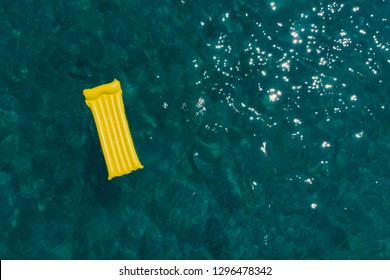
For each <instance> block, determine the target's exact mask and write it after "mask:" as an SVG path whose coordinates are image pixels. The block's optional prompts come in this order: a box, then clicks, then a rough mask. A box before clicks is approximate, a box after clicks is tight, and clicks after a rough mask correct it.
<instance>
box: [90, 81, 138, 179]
mask: <svg viewBox="0 0 390 280" xmlns="http://www.w3.org/2000/svg"><path fill="white" fill-rule="evenodd" d="M83 93H84V96H85V102H86V103H87V105H88V107H89V108H90V109H91V111H92V114H93V118H94V120H95V124H96V128H97V131H98V134H99V139H100V145H101V147H102V150H103V154H104V159H105V161H106V165H107V170H108V180H111V179H112V178H114V177H117V176H122V175H124V174H128V173H130V172H132V171H134V170H137V169H139V168H143V166H142V164H141V163H140V161H139V159H138V156H137V152H136V151H135V148H134V144H133V140H132V138H131V134H130V129H129V125H128V123H127V120H126V115H125V107H124V105H123V99H122V89H121V86H120V83H119V81H118V80H116V79H115V80H114V81H113V82H112V83H108V84H104V85H101V86H98V87H95V88H91V89H85V90H84V91H83Z"/></svg>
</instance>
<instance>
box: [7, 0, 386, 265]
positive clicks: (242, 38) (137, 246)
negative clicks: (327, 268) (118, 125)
mask: <svg viewBox="0 0 390 280" xmlns="http://www.w3.org/2000/svg"><path fill="white" fill-rule="evenodd" d="M389 15H390V3H389V1H387V0H372V1H368V0H355V1H316V0H297V1H293V0H284V1H281V0H279V1H264V0H257V1H249V0H245V1H244V0H241V1H234V0H232V1H222V0H216V1H204V0H198V1H195V0H181V1H180V0H163V1H157V0H154V1H141V0H133V1H119V0H117V1H111V0H104V1H103V0H100V1H91V0H82V1H55V2H53V3H52V1H44V0H41V1H29V0H21V1H8V0H3V1H1V4H0V35H1V40H0V61H1V68H0V156H1V157H0V187H1V192H0V206H1V210H0V228H1V230H0V256H1V258H3V259H4V258H5V259H42V258H44V259H389V258H390V161H389V156H390V146H389V143H390V131H389V130H390V122H389V119H390V114H389V106H390V102H389V101H390V92H389V91H390V84H389V78H390V20H389ZM114 78H117V79H118V80H120V81H121V84H122V88H123V91H124V95H123V98H124V103H125V108H126V113H127V117H128V121H129V125H130V128H131V132H132V136H133V139H134V142H135V146H136V148H137V151H138V154H139V158H140V160H141V162H142V164H143V165H144V166H145V168H144V169H142V170H139V171H136V172H133V173H131V174H129V175H126V176H123V177H120V178H115V179H113V180H111V181H108V180H107V170H106V166H105V162H104V159H103V156H102V152H101V149H100V144H99V139H98V135H97V132H96V128H95V125H94V122H93V118H92V114H91V112H90V110H89V109H88V107H87V106H86V105H85V102H84V97H83V95H82V90H83V89H84V88H88V87H93V86H96V85H99V84H102V83H107V82H111V81H112V80H113V79H114Z"/></svg>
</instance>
